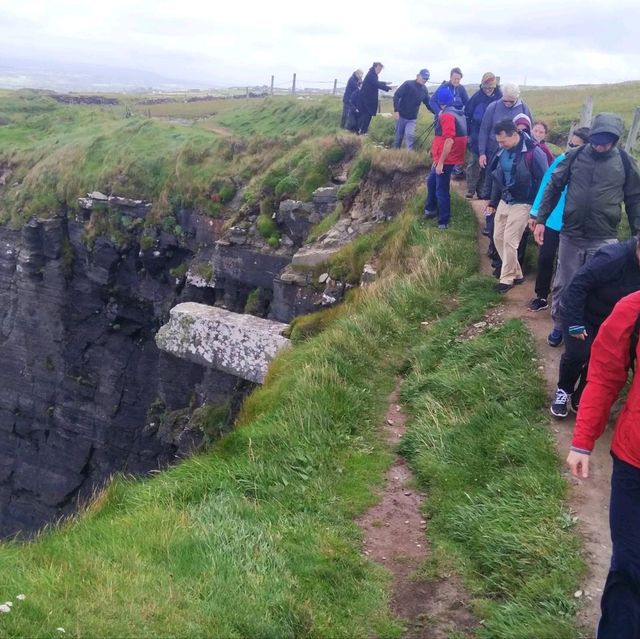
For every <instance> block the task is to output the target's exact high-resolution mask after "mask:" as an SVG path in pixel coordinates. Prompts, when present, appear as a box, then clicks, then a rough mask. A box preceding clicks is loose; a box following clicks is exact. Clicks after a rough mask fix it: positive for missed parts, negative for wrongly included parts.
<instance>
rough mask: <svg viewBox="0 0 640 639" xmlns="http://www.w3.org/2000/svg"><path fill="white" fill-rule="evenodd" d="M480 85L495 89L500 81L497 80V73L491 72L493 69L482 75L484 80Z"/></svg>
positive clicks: (484, 87)
mask: <svg viewBox="0 0 640 639" xmlns="http://www.w3.org/2000/svg"><path fill="white" fill-rule="evenodd" d="M480 86H481V87H482V88H483V89H495V88H496V87H497V86H498V81H497V80H496V76H495V74H493V73H491V71H487V72H486V73H485V74H484V75H483V76H482V82H481V83H480Z"/></svg>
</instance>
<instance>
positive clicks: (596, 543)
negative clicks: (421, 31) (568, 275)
mask: <svg viewBox="0 0 640 639" xmlns="http://www.w3.org/2000/svg"><path fill="white" fill-rule="evenodd" d="M452 184H453V183H452ZM465 187H466V185H465V183H464V182H458V183H455V184H454V188H455V189H456V191H458V193H459V194H460V195H461V196H464V193H465V191H466V188H465ZM470 204H471V206H472V207H473V210H474V212H475V214H476V217H477V219H478V244H479V246H480V255H481V256H482V257H481V265H480V272H481V273H483V274H485V275H491V265H490V262H489V259H488V258H486V257H485V252H486V248H487V243H488V240H487V238H486V237H484V236H483V235H482V234H481V232H480V229H481V228H482V227H483V226H484V213H483V211H484V207H485V205H486V201H484V200H472V201H470ZM525 276H526V281H525V283H524V284H522V285H520V286H515V287H514V288H513V289H511V290H510V291H509V292H508V293H507V294H506V295H505V296H504V303H503V304H502V305H501V307H500V309H501V310H502V317H503V318H504V319H505V320H506V319H510V318H512V317H517V318H519V319H521V320H523V321H524V322H525V324H526V325H527V327H528V328H529V330H530V331H531V334H532V336H533V338H534V341H535V345H536V351H537V353H538V358H537V365H538V369H539V370H540V372H541V374H542V375H543V376H544V379H545V385H546V389H547V394H548V402H549V404H550V403H551V399H552V397H553V395H554V393H555V390H556V383H557V379H558V367H559V364H560V356H561V355H562V347H560V348H551V347H550V346H549V345H548V344H547V335H548V334H549V332H550V330H551V329H552V328H553V326H552V323H551V313H550V310H545V311H539V312H537V313H534V312H532V311H530V310H529V309H528V308H527V304H528V303H529V301H530V300H532V299H533V298H534V297H535V291H534V285H535V273H525ZM479 330H484V329H479ZM547 415H549V428H550V429H551V431H552V433H553V435H554V438H555V442H556V448H557V450H558V455H559V457H560V459H561V460H562V461H563V462H564V459H565V458H566V456H567V453H568V452H569V447H570V446H571V439H572V435H573V426H574V423H575V417H574V415H573V414H570V416H569V417H568V418H566V419H564V420H556V419H554V418H553V417H552V416H551V415H550V414H549V412H548V410H547ZM611 430H612V429H611V428H608V429H607V431H606V432H605V433H604V434H603V436H602V437H601V438H600V439H599V440H598V443H597V445H596V448H595V450H594V451H593V453H592V455H591V463H590V464H589V473H590V477H589V479H588V480H586V481H580V480H578V479H575V478H573V477H572V476H571V474H570V473H569V471H568V470H565V471H564V473H565V476H566V478H567V481H568V482H569V484H570V486H571V489H570V492H569V507H570V509H571V514H572V515H573V516H575V517H577V521H578V523H577V526H578V530H579V533H580V535H581V536H582V539H583V548H584V553H583V558H584V561H585V563H586V564H587V573H586V574H585V576H584V578H583V580H582V583H581V584H580V591H581V592H582V595H581V598H583V601H584V605H583V607H582V609H581V610H580V612H579V614H578V623H579V624H581V625H583V626H584V627H585V628H586V629H588V630H589V631H590V630H592V629H593V628H594V627H595V626H596V623H597V621H598V619H599V616H600V596H601V595H602V588H603V586H604V582H605V579H606V577H607V573H608V571H609V561H610V558H611V540H610V537H609V493H610V490H611V482H610V477H611V457H610V456H609V449H610V446H611V434H612V433H611Z"/></svg>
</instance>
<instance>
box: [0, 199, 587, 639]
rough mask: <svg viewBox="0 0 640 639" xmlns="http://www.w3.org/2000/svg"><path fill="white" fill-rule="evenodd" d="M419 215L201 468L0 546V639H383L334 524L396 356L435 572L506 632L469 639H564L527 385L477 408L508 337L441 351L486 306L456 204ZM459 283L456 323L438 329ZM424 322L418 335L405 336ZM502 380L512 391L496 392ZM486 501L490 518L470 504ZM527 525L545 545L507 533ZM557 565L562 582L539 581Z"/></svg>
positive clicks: (194, 463) (364, 452)
mask: <svg viewBox="0 0 640 639" xmlns="http://www.w3.org/2000/svg"><path fill="white" fill-rule="evenodd" d="M420 207H421V200H420V199H419V198H417V199H416V200H415V201H414V202H413V204H412V206H411V207H410V208H411V211H409V212H408V213H407V214H406V215H405V216H403V218H402V219H401V220H399V221H398V222H396V223H394V225H393V229H392V230H393V233H391V234H390V238H389V241H388V243H387V249H386V254H385V255H383V257H382V262H383V263H386V264H387V265H389V268H390V270H393V271H395V276H394V277H389V278H387V279H385V280H383V281H382V282H381V283H380V284H379V285H378V286H377V287H376V288H375V289H374V290H373V291H371V292H369V293H367V294H366V295H362V296H359V297H358V298H357V300H356V301H355V302H353V304H354V306H353V307H352V308H351V311H350V312H349V313H348V314H347V315H344V316H342V317H340V318H338V319H336V320H335V321H334V322H333V323H331V324H330V325H329V327H328V328H327V330H326V331H325V332H324V333H322V334H321V335H319V336H318V337H316V338H313V339H310V340H308V341H305V342H303V343H302V344H301V345H299V346H297V347H296V348H295V349H293V350H292V351H290V352H288V353H286V354H284V355H283V356H282V357H280V358H279V359H278V360H277V362H276V364H275V366H274V368H273V370H272V371H271V373H270V376H269V379H268V382H267V383H266V384H265V385H264V386H263V387H262V388H261V389H260V390H258V391H257V392H256V393H254V395H253V396H252V397H251V398H250V399H249V400H248V402H247V403H246V405H245V407H244V410H243V414H242V417H241V424H240V426H239V427H238V428H237V430H236V431H234V432H233V433H231V434H230V435H228V436H227V437H226V438H225V439H224V440H223V441H222V442H220V443H219V444H218V445H217V446H216V447H214V448H213V449H212V450H211V451H210V452H209V453H207V454H205V455H200V456H198V457H196V458H194V459H191V460H189V461H186V462H184V463H182V464H180V466H178V467H176V468H174V469H171V470H169V471H167V472H165V473H163V474H161V475H159V476H157V477H155V478H153V479H150V480H146V481H140V482H133V481H125V480H123V479H118V480H116V481H115V482H114V483H113V484H112V485H111V486H110V487H109V489H107V490H106V491H105V492H104V493H103V494H101V495H100V496H99V497H98V498H97V500H96V502H95V503H94V505H93V506H92V507H91V508H90V509H89V511H88V512H87V513H86V514H84V515H83V516H82V517H80V518H79V521H78V522H77V523H69V524H67V525H65V526H63V527H62V528H61V529H60V530H57V531H54V532H51V533H47V534H45V535H43V536H42V537H41V538H40V539H39V540H37V541H36V542H34V543H32V544H29V545H27V546H14V545H12V544H5V545H3V546H0V574H2V575H3V579H2V590H1V592H0V599H3V600H4V599H12V598H14V597H15V595H16V594H17V593H18V592H24V593H26V594H27V599H26V601H25V602H22V603H19V602H16V603H15V605H14V609H13V612H12V613H11V614H10V615H5V616H2V617H1V618H0V636H2V637H19V636H34V637H45V636H50V635H51V634H52V632H53V630H54V629H55V628H56V627H58V626H61V627H64V628H65V629H66V631H67V634H68V635H72V636H78V637H82V636H84V637H89V636H114V637H115V636H123V635H126V636H138V637H145V636H158V635H161V636H189V637H194V636H195V637H197V636H202V637H205V636H224V637H239V638H240V637H242V638H250V637H278V638H280V637H332V638H333V637H370V636H379V637H396V636H399V635H400V634H401V626H399V625H398V624H397V623H396V622H394V620H393V619H392V618H391V616H390V614H389V612H388V608H387V598H388V590H387V587H388V583H387V578H386V576H385V574H384V572H383V571H382V570H381V569H379V568H377V567H375V566H373V565H372V564H371V563H370V562H368V561H365V560H364V558H363V557H362V555H361V552H360V536H359V533H358V531H357V528H356V527H355V526H354V524H353V519H354V517H355V516H356V515H357V514H358V513H360V512H362V510H363V509H364V508H366V507H367V506H368V505H369V504H371V503H372V501H373V500H374V496H373V492H372V490H373V489H375V487H376V486H378V485H380V482H381V478H382V475H383V470H384V468H385V467H386V466H387V465H388V463H389V455H388V452H387V451H386V450H385V447H384V446H383V445H381V443H380V440H379V432H378V427H377V425H378V424H379V422H380V420H381V419H382V416H383V414H384V409H385V400H384V398H385V397H386V395H387V393H388V391H389V390H390V388H391V387H392V385H393V380H394V376H395V374H396V373H397V372H398V368H399V366H401V365H402V363H403V362H407V359H406V353H407V351H408V350H409V349H413V355H412V357H411V358H410V359H409V360H408V363H407V366H408V367H409V369H410V370H411V373H410V375H409V380H408V382H407V384H406V385H405V391H404V395H405V398H406V399H407V400H410V402H411V405H412V407H413V410H414V411H415V414H416V420H415V423H414V425H413V426H412V431H411V434H410V435H409V437H408V439H407V442H406V443H405V444H404V449H405V451H406V452H407V454H409V456H410V458H411V460H412V463H413V464H414V465H415V467H416V469H417V470H418V472H419V477H420V480H421V481H423V482H425V483H426V484H427V485H428V486H430V492H431V493H432V498H431V500H430V502H429V503H430V514H431V516H432V518H433V519H432V528H433V534H434V536H435V538H436V541H437V543H438V544H439V547H441V549H442V550H441V553H448V552H450V551H453V552H454V557H456V558H460V567H461V568H462V569H463V573H464V574H466V575H467V576H468V577H469V579H470V584H471V585H472V586H473V588H474V594H475V596H476V597H477V598H478V603H477V607H478V610H479V611H480V612H481V613H482V614H483V616H484V618H485V619H486V623H487V624H497V625H487V626H486V627H487V628H494V627H501V626H500V624H502V626H504V627H506V628H507V629H508V630H505V631H504V632H501V633H498V634H490V635H487V636H492V637H525V636H527V637H528V636H531V637H533V636H542V635H540V634H538V635H530V634H526V633H524V631H523V630H522V627H520V630H519V631H518V630H517V628H518V626H517V624H516V623H515V622H514V623H511V622H504V621H503V620H502V619H503V618H504V617H505V616H507V617H509V618H513V619H516V620H519V619H522V615H523V614H524V615H525V616H526V615H528V617H527V618H528V619H530V620H531V619H532V618H533V619H535V612H536V610H537V611H538V612H540V610H542V611H543V612H542V613H541V615H542V617H543V618H544V622H545V623H546V624H547V625H544V624H543V625H540V627H541V628H553V627H557V628H560V630H558V631H557V633H556V634H548V635H544V636H549V637H552V636H553V637H556V636H557V637H565V636H569V635H567V632H566V628H567V627H569V626H570V620H569V619H568V618H567V617H566V616H564V612H565V611H570V604H569V603H568V601H569V598H570V592H571V590H572V588H573V587H574V585H573V581H574V579H573V577H572V576H573V575H575V572H576V570H575V563H572V562H575V559H574V555H575V548H574V544H573V542H572V541H571V538H570V537H569V536H568V535H567V534H566V533H565V532H563V530H562V526H563V525H564V524H563V522H564V520H563V519H562V508H561V498H562V492H563V486H562V482H561V481H560V479H559V475H558V470H557V463H556V461H555V459H554V456H553V453H552V444H551V441H550V438H549V437H548V434H547V433H546V431H544V430H543V429H540V428H539V427H538V425H537V424H536V420H537V414H536V408H537V406H539V402H540V397H541V394H540V384H539V381H540V380H538V379H537V378H535V377H534V378H533V379H532V378H530V377H529V378H528V379H527V384H526V387H527V388H533V390H532V391H530V392H528V394H527V395H526V401H525V402H523V403H518V405H516V404H515V403H514V402H515V399H514V400H513V401H512V402H511V403H509V402H508V401H507V403H506V404H504V405H503V406H502V407H501V406H500V403H499V402H498V401H493V398H487V396H486V393H485V392H484V391H483V390H482V389H483V388H485V386H484V383H485V380H486V378H487V376H488V379H490V380H491V382H492V386H491V388H492V390H494V391H495V390H496V389H497V390H498V396H497V399H502V398H504V397H506V396H509V393H511V396H512V397H514V395H513V393H514V390H515V384H516V383H519V382H520V381H521V379H522V378H521V375H522V374H523V373H522V370H521V369H523V368H524V367H525V365H526V364H527V362H529V361H530V356H531V354H532V351H531V344H530V343H529V341H528V340H527V337H526V335H524V334H523V329H522V327H519V326H511V327H509V328H507V329H505V331H503V332H502V333H500V332H497V333H494V334H492V335H490V336H488V337H487V338H486V340H485V338H479V339H478V340H477V341H476V342H474V343H473V344H470V345H469V346H467V347H466V350H465V348H464V347H462V346H459V345H457V343H456V341H455V339H454V336H455V335H456V334H457V333H458V332H459V331H460V330H461V329H462V327H464V326H465V325H466V324H467V323H468V322H470V321H477V319H478V318H479V317H480V316H481V314H482V312H483V309H484V308H485V306H486V304H487V303H489V302H490V301H492V300H493V299H494V294H493V293H492V292H491V282H489V281H488V280H484V279H474V278H472V279H471V280H469V276H470V275H471V274H472V273H473V271H474V270H475V268H476V260H477V257H476V252H475V248H474V245H475V236H474V221H473V217H472V215H471V214H470V212H469V211H468V207H467V206H466V204H464V203H462V202H459V201H456V204H455V211H454V220H455V221H454V224H453V227H452V229H451V231H450V232H448V233H447V234H443V233H439V232H437V231H436V230H434V229H433V228H428V229H425V228H423V227H421V226H420V224H419V223H418V222H417V215H419V211H420ZM400 256H402V257H403V259H402V260H399V257H400ZM391 265H394V266H393V268H391ZM463 280H466V281H467V282H466V284H465V287H464V289H463V291H462V293H461V295H460V299H461V300H462V305H461V307H460V309H459V311H457V312H456V313H454V314H453V315H449V314H448V312H447V304H450V299H451V297H452V294H453V293H454V292H455V291H456V289H457V288H458V286H459V285H460V283H461V282H462V281H463ZM465 300H466V301H465ZM437 317H441V318H442V319H441V320H439V321H437V322H434V324H433V326H434V328H433V329H432V330H431V331H429V332H428V333H427V334H424V333H423V331H422V330H421V328H420V321H422V320H424V319H427V318H430V319H431V320H435V319H436V318H437ZM455 354H458V355H461V356H462V359H461V360H458V359H457V358H453V355H455ZM512 360H513V361H514V362H515V366H516V368H517V372H518V377H517V378H515V379H510V378H509V376H508V375H506V364H505V362H512ZM526 370H528V369H526ZM460 382H464V384H462V385H460ZM458 388H461V389H462V392H458V390H457V389H458ZM518 388H519V387H518ZM432 398H434V401H432ZM447 402H448V403H447ZM478 424H481V426H478ZM472 427H473V429H474V430H470V429H471V428H472ZM467 429H469V432H465V431H467ZM453 435H455V436H456V437H462V438H463V439H466V440H469V439H472V441H473V442H474V446H473V450H472V451H471V455H470V457H468V458H465V457H464V456H462V454H461V453H460V452H459V451H457V450H456V441H455V439H453V444H454V445H452V446H451V447H450V448H444V447H441V446H440V444H443V445H444V443H446V442H447V440H448V439H452V438H453ZM485 440H486V441H485ZM479 442H482V444H481V445H478V443H479ZM436 444H437V445H436ZM496 451H497V453H496ZM496 455H497V459H496ZM467 466H469V467H468V468H467ZM490 471H491V472H494V473H495V477H494V475H492V474H491V472H490ZM446 473H451V475H449V476H448V475H447V474H446ZM500 477H501V478H502V482H500V481H498V478H500ZM443 486H444V488H448V490H449V494H448V495H447V494H445V493H443V492H442V491H443V490H444V488H443ZM500 491H503V492H504V493H506V494H507V495H508V499H505V500H504V501H505V502H506V505H505V504H504V503H503V502H499V501H498V500H492V499H488V500H487V497H486V495H489V496H491V495H494V496H495V495H499V494H500ZM536 493H540V494H542V495H544V496H545V498H546V500H547V501H548V503H547V504H546V505H545V504H542V500H541V499H540V498H539V496H537V495H536ZM467 495H468V496H469V497H467ZM481 498H482V499H481ZM525 498H526V499H525ZM483 499H484V500H485V501H483ZM467 500H469V503H467ZM483 504H484V505H483ZM474 505H475V506H474ZM518 505H520V506H518ZM507 506H510V507H512V510H511V511H509V512H508V513H506V514H505V519H504V521H505V522H506V523H504V526H505V529H504V530H503V528H502V524H501V525H500V527H499V528H497V529H496V530H494V529H493V528H492V520H493V514H494V513H495V512H496V511H500V510H501V509H505V508H507ZM530 507H531V508H533V507H535V508H534V509H533V510H532V511H531V512H529V508H530ZM492 508H493V510H491V509H492ZM541 508H543V511H542V512H543V514H544V516H545V519H544V520H543V521H544V524H545V526H546V537H545V538H540V536H538V535H533V534H530V533H529V525H528V524H527V523H526V522H530V521H533V520H535V518H536V517H538V516H539V515H540V512H541V511H540V509H541ZM520 515H522V516H523V517H524V519H522V521H519V519H518V517H519V516H520ZM501 521H502V520H501ZM478 522H481V523H482V524H483V526H479V524H478ZM538 523H539V522H538ZM524 524H526V525H524ZM466 540H472V541H473V543H472V544H471V543H469V544H468V543H467V542H466ZM549 540H552V543H550V541H549ZM497 541H499V542H501V544H498V543H497ZM494 549H495V552H494ZM513 549H519V552H518V553H516V554H514V555H513V556H511V555H510V551H511V550H513ZM478 550H481V551H482V552H481V553H480V555H479V556H480V558H477V557H476V553H477V552H478ZM563 557H564V558H565V559H563ZM563 561H565V562H567V564H566V565H567V569H568V572H567V574H568V575H569V576H566V577H562V576H559V575H558V574H557V572H554V571H553V570H552V569H555V568H557V567H558V566H560V565H563V563H562V562H563ZM547 569H548V570H549V571H550V574H549V577H548V581H547V582H546V583H547V585H548V586H549V588H548V590H547V591H545V589H544V588H543V587H542V583H541V582H540V572H541V571H544V570H547ZM569 569H570V570H569ZM531 579H533V582H532V585H530V586H529V587H528V589H527V587H526V586H525V587H524V589H525V591H526V592H525V593H524V594H522V591H523V584H526V583H528V582H531ZM512 590H513V592H512ZM536 606H538V608H536ZM523 611H524V612H523ZM560 613H563V614H560ZM532 615H533V616H532ZM549 624H554V625H549ZM514 628H515V630H514ZM482 632H484V631H482ZM487 632H488V631H487ZM554 632H555V631H554ZM574 635H575V633H574Z"/></svg>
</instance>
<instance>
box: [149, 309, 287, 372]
mask: <svg viewBox="0 0 640 639" xmlns="http://www.w3.org/2000/svg"><path fill="white" fill-rule="evenodd" d="M286 328H288V325H287V324H282V323H280V322H274V321H271V320H264V319H260V318H259V317H254V316H253V315H243V314H239V313H232V312H231V311H226V310H224V309H221V308H216V307H213V306H207V305H205V304H196V303H193V302H186V303H184V304H178V305H177V306H175V307H174V308H172V309H171V317H170V319H169V323H168V324H165V325H164V326H163V327H162V328H161V329H160V330H159V331H158V334H157V335H156V344H157V345H158V348H160V349H162V350H164V351H167V352H168V353H172V354H173V355H176V356H177V357H181V358H183V359H187V360H189V361H192V362H195V363H196V364H201V365H202V366H207V367H209V368H215V369H217V370H220V371H223V372H225V373H231V374H232V375H235V376H237V377H241V378H242V379H246V380H249V381H250V382H256V383H258V384H261V383H262V382H263V381H264V378H265V375H266V374H267V368H268V367H269V363H270V362H271V360H272V359H273V358H274V357H275V355H276V353H278V351H280V350H281V349H283V348H285V347H287V346H288V345H289V344H290V342H289V340H288V339H287V338H286V337H283V336H282V332H283V331H284V330H285V329H286Z"/></svg>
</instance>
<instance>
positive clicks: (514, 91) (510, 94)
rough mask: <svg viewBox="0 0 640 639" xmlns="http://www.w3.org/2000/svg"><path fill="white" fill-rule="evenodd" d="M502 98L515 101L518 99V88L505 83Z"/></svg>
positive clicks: (512, 84)
mask: <svg viewBox="0 0 640 639" xmlns="http://www.w3.org/2000/svg"><path fill="white" fill-rule="evenodd" d="M502 97H503V98H509V99H511V100H517V99H518V98H519V97H520V87H519V86H518V85H517V84H514V83H513V82H507V84H505V85H503V86H502Z"/></svg>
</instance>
